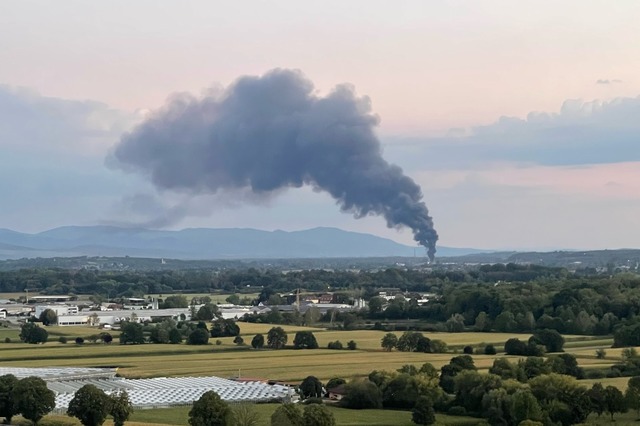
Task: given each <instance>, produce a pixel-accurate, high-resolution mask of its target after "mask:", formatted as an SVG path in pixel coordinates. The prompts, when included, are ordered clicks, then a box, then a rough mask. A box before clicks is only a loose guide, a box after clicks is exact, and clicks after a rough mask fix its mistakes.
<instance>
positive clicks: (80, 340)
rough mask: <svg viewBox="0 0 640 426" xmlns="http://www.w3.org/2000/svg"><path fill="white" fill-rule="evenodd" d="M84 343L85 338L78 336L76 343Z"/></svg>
mask: <svg viewBox="0 0 640 426" xmlns="http://www.w3.org/2000/svg"><path fill="white" fill-rule="evenodd" d="M83 343H84V339H83V338H82V337H76V345H82V344H83Z"/></svg>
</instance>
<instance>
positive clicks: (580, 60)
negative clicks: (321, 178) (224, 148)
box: [0, 0, 640, 249]
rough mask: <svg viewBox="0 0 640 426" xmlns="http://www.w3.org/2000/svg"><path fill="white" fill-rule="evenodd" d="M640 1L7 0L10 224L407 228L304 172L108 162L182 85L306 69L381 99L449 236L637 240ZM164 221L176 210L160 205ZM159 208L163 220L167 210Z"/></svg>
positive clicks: (453, 242) (385, 140)
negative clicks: (198, 170) (199, 181)
mask: <svg viewBox="0 0 640 426" xmlns="http://www.w3.org/2000/svg"><path fill="white" fill-rule="evenodd" d="M639 12H640V4H639V3H637V2H633V1H630V0H629V1H619V2H616V3H614V4H611V3H606V2H600V1H566V2H561V3H558V2H552V1H535V2H533V1H523V2H507V1H485V2H471V1H466V2H465V1H450V2H439V3H433V2H423V1H406V2H402V3H401V4H397V2H390V1H389V2H387V1H366V2H365V1H351V2H338V1H328V2H324V3H322V4H317V5H316V4H306V3H300V2H294V1H291V0H287V1H284V0H282V1H273V2H262V1H256V2H254V3H252V6H251V7H247V6H246V4H243V5H236V4H223V3H217V2H205V1H195V2H189V3H188V4H184V3H182V2H177V1H151V0H147V1H140V2H134V3H131V2H124V1H121V0H117V1H113V2H109V3H97V2H82V1H68V0H62V1H59V2H56V3H50V2H45V1H29V0H27V1H6V2H2V4H0V63H2V64H3V66H2V67H0V153H1V155H0V179H1V180H2V182H3V183H4V184H3V185H0V200H1V206H2V207H1V208H0V228H9V229H14V230H18V231H25V232H36V231H41V230H45V229H48V228H52V227H57V226H62V225H71V224H77V225H89V224H101V223H113V224H132V223H138V224H139V223H150V224H151V223H154V220H158V219H159V217H158V215H159V214H164V215H171V213H172V212H173V213H176V212H177V211H180V212H181V213H184V212H186V214H180V215H176V216H175V217H176V218H177V219H176V220H173V221H171V220H168V221H166V222H163V225H166V227H167V228H169V229H180V228H185V227H216V228H217V227H248V228H258V229H267V230H270V229H286V230H296V229H306V228H313V227H317V226H334V227H339V228H342V229H346V230H353V231H359V232H368V233H372V234H376V235H380V236H384V237H388V238H392V239H394V240H396V241H399V242H402V243H405V244H411V245H413V244H414V243H413V241H412V234H411V232H410V230H408V229H405V230H400V231H398V230H395V229H388V228H387V227H386V224H385V222H384V220H383V219H381V218H378V217H366V218H363V219H358V220H356V219H354V218H353V217H352V216H351V215H348V214H344V213H341V212H340V211H339V209H338V208H337V207H336V205H335V201H334V200H333V199H331V197H330V196H328V195H326V194H323V193H317V192H314V191H313V190H312V189H310V188H308V187H303V188H300V189H296V190H288V191H284V192H282V193H281V194H279V195H278V196H277V197H275V198H272V199H259V198H258V199H256V198H255V197H250V196H249V195H247V196H246V197H242V196H238V194H234V196H233V197H230V196H229V194H225V193H224V191H223V192H219V193H217V194H215V195H210V194H209V195H199V196H195V197H194V196H188V197H187V196H185V195H184V194H181V193H176V192H173V191H170V190H161V191H159V190H157V189H156V188H154V187H153V186H152V185H151V184H150V183H149V182H148V181H147V179H145V178H144V177H143V176H137V175H134V174H128V173H125V172H123V171H122V170H118V169H113V168H109V167H107V166H106V165H105V158H106V157H107V156H108V155H109V154H110V152H111V150H112V149H113V147H114V146H115V145H116V144H117V143H118V142H119V141H120V137H121V136H122V134H123V133H125V132H127V131H128V130H130V129H132V127H133V126H134V125H135V124H136V123H139V122H141V120H143V119H144V117H146V116H148V114H149V113H150V112H149V111H153V110H155V109H158V108H160V107H161V106H162V105H163V104H164V103H165V100H166V99H167V98H168V97H169V96H171V95H172V94H174V93H176V92H190V93H192V94H194V95H195V96H199V95H201V94H202V93H204V91H216V90H217V91H219V90H222V89H221V88H222V87H226V86H228V85H229V84H230V83H232V82H233V81H234V80H235V79H236V78H238V77H240V76H243V75H264V74H265V73H266V72H268V71H269V70H271V69H274V68H290V69H299V70H301V71H302V73H304V75H305V76H306V77H307V78H309V79H310V80H311V81H313V83H314V84H315V87H316V89H317V91H318V93H319V94H321V95H324V94H327V93H329V92H330V91H331V90H332V88H333V87H335V86H336V85H338V84H341V83H349V84H351V85H353V86H354V87H355V91H356V93H357V94H358V96H368V97H369V98H370V100H371V103H372V110H373V112H374V113H375V114H376V115H377V116H378V117H379V119H380V124H379V125H378V126H377V130H376V131H377V135H378V138H379V139H380V140H381V142H382V144H383V148H384V158H385V159H386V160H387V161H389V162H390V163H394V164H397V165H399V166H400V167H402V168H403V170H404V173H405V174H406V175H407V176H409V177H410V178H412V179H413V180H415V181H416V183H418V184H419V185H420V186H421V188H422V191H423V194H424V201H425V203H426V204H427V206H428V207H429V211H430V213H431V216H432V217H433V219H434V223H435V227H436V229H437V231H438V233H439V235H440V240H439V244H440V245H443V246H454V247H455V246H457V247H478V248H486V249H491V248H493V249H499V248H532V249H549V248H585V249H590V248H592V249H596V248H621V247H639V243H638V241H640V226H638V217H640V197H639V195H638V194H640V147H638V144H639V143H640V120H639V118H640V80H639V78H638V73H637V70H638V69H640V51H639V50H638V49H637V46H639V45H640V31H639V30H638V28H637V16H639V15H638V13H639ZM166 219H170V218H166ZM156 223H159V222H156Z"/></svg>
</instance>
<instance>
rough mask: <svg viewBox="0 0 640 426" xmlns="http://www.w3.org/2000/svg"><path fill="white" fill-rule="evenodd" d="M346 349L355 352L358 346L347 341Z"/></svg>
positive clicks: (353, 342)
mask: <svg viewBox="0 0 640 426" xmlns="http://www.w3.org/2000/svg"><path fill="white" fill-rule="evenodd" d="M347 349H349V350H350V351H355V350H356V349H358V344H357V343H356V342H355V341H353V340H349V341H348V342H347Z"/></svg>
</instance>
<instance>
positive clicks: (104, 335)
mask: <svg viewBox="0 0 640 426" xmlns="http://www.w3.org/2000/svg"><path fill="white" fill-rule="evenodd" d="M100 339H101V340H102V342H103V343H106V344H109V343H111V342H113V336H112V335H111V333H107V332H104V333H100Z"/></svg>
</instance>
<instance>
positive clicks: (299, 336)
mask: <svg viewBox="0 0 640 426" xmlns="http://www.w3.org/2000/svg"><path fill="white" fill-rule="evenodd" d="M293 347H294V348H295V349H318V341H317V340H316V336H314V335H313V333H312V332H310V331H298V332H297V333H296V337H295V338H294V339H293Z"/></svg>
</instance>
